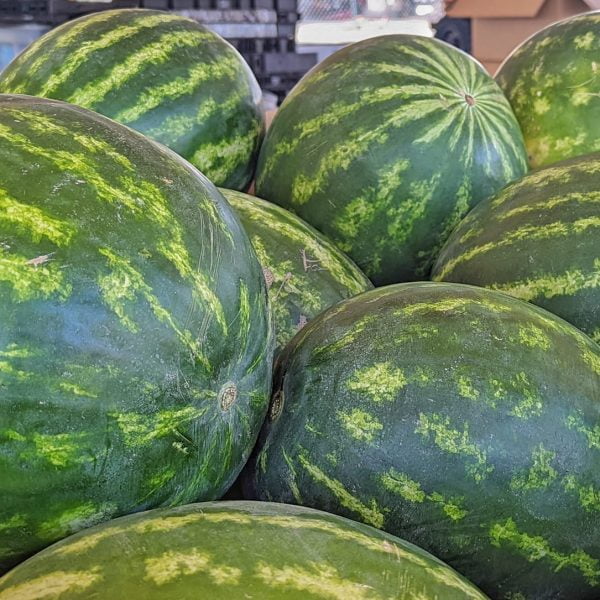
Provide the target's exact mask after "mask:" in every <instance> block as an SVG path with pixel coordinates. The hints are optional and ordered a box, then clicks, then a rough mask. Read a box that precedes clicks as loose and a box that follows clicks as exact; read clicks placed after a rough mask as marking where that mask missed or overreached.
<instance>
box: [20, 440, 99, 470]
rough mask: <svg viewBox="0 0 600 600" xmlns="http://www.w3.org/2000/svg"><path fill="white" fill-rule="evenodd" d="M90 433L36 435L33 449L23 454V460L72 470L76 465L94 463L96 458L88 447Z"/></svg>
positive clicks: (28, 449) (24, 451) (32, 442)
mask: <svg viewBox="0 0 600 600" xmlns="http://www.w3.org/2000/svg"><path fill="white" fill-rule="evenodd" d="M88 437H89V434H88V433H84V432H81V433H57V434H54V435H48V434H42V433H34V434H33V435H32V436H31V444H32V447H30V448H27V449H26V450H23V452H21V454H20V456H21V458H22V459H23V460H26V461H32V460H39V459H42V460H45V461H48V462H49V463H50V464H51V465H52V466H53V467H58V468H60V469H67V468H72V467H74V466H76V465H81V464H85V463H88V462H93V461H94V460H95V456H94V455H93V454H92V453H91V451H90V450H88V449H87V447H86V440H87V438H88Z"/></svg>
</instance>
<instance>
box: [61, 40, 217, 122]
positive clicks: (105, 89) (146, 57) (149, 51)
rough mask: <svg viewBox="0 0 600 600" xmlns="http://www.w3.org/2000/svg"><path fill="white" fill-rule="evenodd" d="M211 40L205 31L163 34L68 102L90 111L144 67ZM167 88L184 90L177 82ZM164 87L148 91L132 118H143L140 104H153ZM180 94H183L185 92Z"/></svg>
mask: <svg viewBox="0 0 600 600" xmlns="http://www.w3.org/2000/svg"><path fill="white" fill-rule="evenodd" d="M212 36H213V34H211V33H209V32H207V31H171V32H168V33H164V34H163V35H161V36H160V38H158V40H156V41H155V42H152V43H151V44H148V45H147V46H144V47H142V48H139V49H137V50H136V52H135V53H134V54H130V55H129V56H127V57H126V58H125V59H124V60H123V61H122V62H121V63H119V64H117V65H115V66H114V67H113V68H112V69H111V70H110V71H109V72H108V73H106V74H104V75H103V76H102V78H101V79H100V80H96V81H91V82H90V83H88V84H87V85H86V86H84V87H83V88H81V89H78V90H76V91H75V92H73V93H72V94H71V95H70V96H69V97H68V98H67V100H68V101H69V102H71V103H72V104H77V105H79V106H85V107H87V108H93V107H94V106H96V105H97V104H99V103H100V102H102V101H103V100H104V98H105V96H106V95H107V94H108V93H109V92H112V91H114V90H115V89H118V88H120V87H121V86H123V85H124V84H125V83H127V82H128V81H129V80H131V79H133V78H134V77H137V76H139V75H140V72H141V71H142V69H143V68H144V67H151V66H155V65H157V64H161V63H165V62H167V61H168V60H169V58H171V56H172V55H173V54H174V53H176V52H180V51H181V50H182V49H183V48H189V47H192V48H193V47H198V46H200V45H201V44H202V42H203V41H205V40H206V39H207V38H210V37H212ZM170 85H171V88H170V91H171V93H175V91H174V90H175V88H178V87H181V88H183V89H185V86H184V85H182V84H181V81H179V80H175V81H173V82H172V83H171V84H170ZM167 87H168V86H161V87H159V88H156V90H157V91H154V92H153V91H152V90H150V91H148V92H147V94H148V95H147V97H146V98H144V95H142V97H141V98H140V99H138V102H140V103H142V104H140V106H139V107H136V108H135V109H133V108H132V109H129V110H130V111H131V113H132V114H134V111H140V112H139V114H140V115H141V114H143V112H145V111H146V110H147V109H146V107H145V106H144V104H143V102H146V103H148V105H151V104H152V102H156V94H157V93H158V91H159V90H161V89H167ZM182 93H185V91H184V92H182ZM153 94H154V95H153ZM159 103H160V101H159ZM157 105H158V104H157ZM122 114H123V113H119V114H118V115H117V116H116V117H115V118H116V119H117V120H120V121H124V120H125V119H124V118H123V117H122V116H121V115H122ZM125 115H127V112H125Z"/></svg>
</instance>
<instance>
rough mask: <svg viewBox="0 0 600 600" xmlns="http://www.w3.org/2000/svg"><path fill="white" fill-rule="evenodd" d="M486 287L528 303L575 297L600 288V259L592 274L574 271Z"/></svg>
mask: <svg viewBox="0 0 600 600" xmlns="http://www.w3.org/2000/svg"><path fill="white" fill-rule="evenodd" d="M486 287H489V288H491V289H494V290H499V291H501V292H506V293H507V294H510V295H511V296H514V297H515V298H520V299H521V300H526V301H532V300H535V299H539V298H554V297H555V296H573V295H575V294H577V293H579V292H581V291H583V290H589V289H596V288H598V287H600V259H599V258H597V259H595V260H594V269H593V270H592V271H590V272H585V271H583V270H581V269H573V270H571V271H565V272H564V273H562V274H560V275H546V276H542V277H536V278H535V279H524V280H519V281H511V282H508V283H492V284H490V285H487V286H486Z"/></svg>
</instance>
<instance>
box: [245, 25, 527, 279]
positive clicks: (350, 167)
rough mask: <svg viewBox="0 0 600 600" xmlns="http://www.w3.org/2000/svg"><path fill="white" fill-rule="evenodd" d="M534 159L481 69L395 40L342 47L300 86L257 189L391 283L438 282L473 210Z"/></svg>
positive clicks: (278, 119)
mask: <svg viewBox="0 0 600 600" xmlns="http://www.w3.org/2000/svg"><path fill="white" fill-rule="evenodd" d="M526 163H527V157H526V153H525V148H524V145H523V140H522V136H521V133H520V131H519V127H518V125H517V122H516V120H515V118H514V116H513V114H512V111H511V109H510V106H509V104H508V102H507V101H506V99H505V98H504V96H503V94H502V92H501V91H500V88H499V87H498V86H497V85H496V83H495V82H494V81H493V80H492V78H491V77H490V76H489V75H488V74H487V73H486V72H485V71H484V69H483V67H481V65H479V64H478V63H477V62H475V61H474V60H473V59H472V58H471V57H469V56H468V55H466V54H464V53H463V52H461V51H459V50H457V49H456V48H453V47H451V46H449V45H447V44H445V43H443V42H440V41H438V40H433V39H428V38H425V37H420V36H407V35H389V36H383V37H377V38H372V39H369V40H366V41H363V42H359V43H357V44H354V45H351V46H348V47H346V48H344V49H342V50H340V51H338V52H336V53H335V54H333V55H332V56H330V57H329V58H327V59H326V60H324V61H323V62H322V63H321V64H319V65H318V66H317V67H316V68H315V69H313V70H312V71H310V72H309V73H308V74H307V75H306V76H305V77H304V78H303V79H302V80H301V81H300V82H299V83H298V85H297V86H296V87H295V88H294V90H293V91H292V92H291V94H290V95H289V96H288V97H287V98H286V99H285V101H284V102H283V104H282V105H281V108H280V109H279V111H278V112H277V114H276V116H275V119H274V120H273V123H272V126H271V127H270V128H269V131H268V132H267V136H266V138H265V142H264V144H263V146H262V149H261V153H260V156H259V160H258V166H257V179H256V192H257V195H258V196H261V197H262V198H266V199H267V200H270V201H271V202H275V203H277V204H280V205H281V206H283V207H285V208H287V209H289V210H292V211H293V212H295V213H297V214H298V215H299V216H300V217H302V218H303V219H305V220H306V221H308V222H309V223H310V224H311V225H313V226H314V227H316V228H317V229H318V230H320V231H322V232H323V233H325V234H326V235H327V236H328V237H329V238H330V239H331V240H332V241H333V242H334V243H336V244H337V245H338V246H339V247H340V248H341V250H343V251H344V252H346V253H347V254H348V256H350V258H352V259H353V260H354V261H355V262H356V264H357V265H358V266H359V268H361V269H362V270H363V271H364V272H365V273H366V275H367V276H368V277H369V278H370V279H371V280H372V281H373V283H375V285H382V284H385V283H394V282H398V281H407V280H414V279H422V278H424V277H427V275H428V274H429V271H430V268H431V265H432V261H433V260H434V258H435V256H436V255H437V253H438V252H439V249H440V247H441V245H442V244H443V242H444V241H445V240H446V238H447V237H448V235H449V234H450V232H451V231H452V229H454V227H455V225H456V224H457V223H458V222H459V221H460V219H461V218H462V217H463V216H464V215H465V214H466V212H467V211H468V210H469V208H471V207H472V206H474V205H475V204H476V203H477V202H479V201H480V200H482V199H484V198H487V197H488V196H491V195H492V194H494V193H495V192H496V191H497V190H498V189H500V188H502V187H503V186H504V185H505V184H506V183H508V182H509V181H512V180H513V179H517V178H518V177H520V176H521V175H523V174H524V173H525V172H526Z"/></svg>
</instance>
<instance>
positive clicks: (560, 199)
mask: <svg viewBox="0 0 600 600" xmlns="http://www.w3.org/2000/svg"><path fill="white" fill-rule="evenodd" d="M565 204H566V205H570V204H600V192H586V193H585V194H583V193H580V192H571V193H569V194H561V195H560V196H552V197H551V198H548V199H545V200H543V201H542V202H531V203H527V204H524V205H522V206H517V207H515V208H511V209H510V210H507V211H505V212H502V213H500V214H498V215H496V219H497V220H498V221H504V220H506V219H510V218H512V217H514V216H517V215H519V216H520V215H523V214H528V213H540V214H545V213H546V212H547V211H549V210H551V209H553V208H555V207H557V206H562V205H565ZM594 208H595V207H592V209H594Z"/></svg>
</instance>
